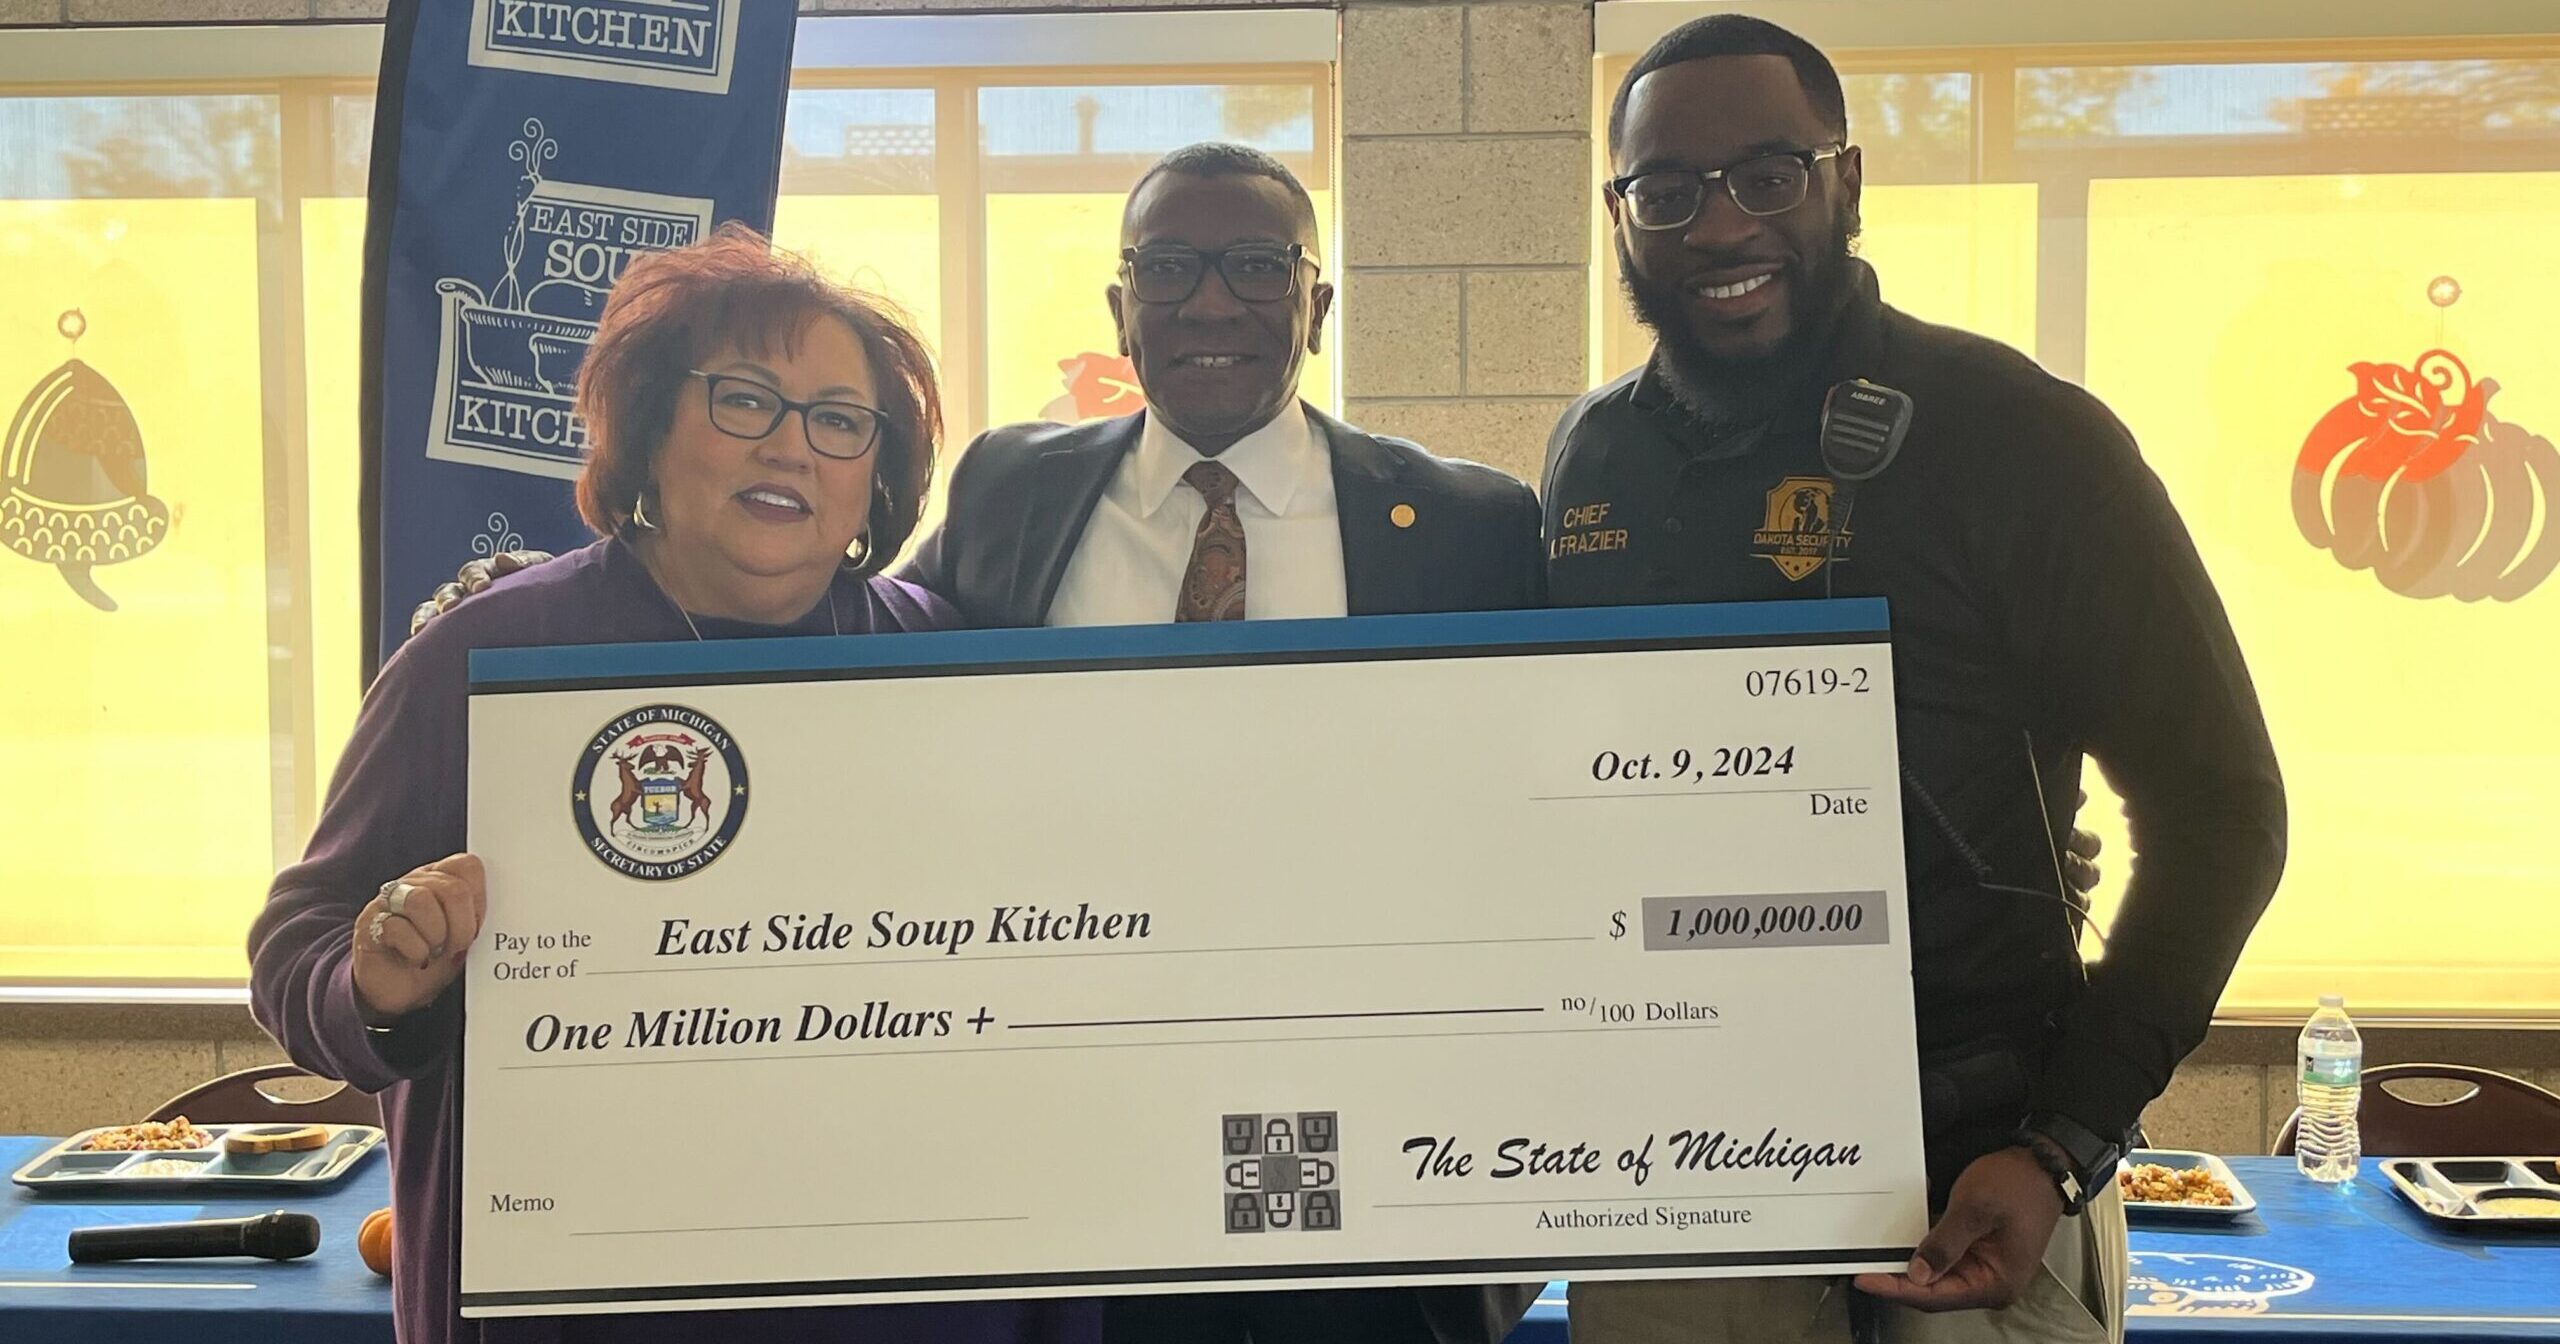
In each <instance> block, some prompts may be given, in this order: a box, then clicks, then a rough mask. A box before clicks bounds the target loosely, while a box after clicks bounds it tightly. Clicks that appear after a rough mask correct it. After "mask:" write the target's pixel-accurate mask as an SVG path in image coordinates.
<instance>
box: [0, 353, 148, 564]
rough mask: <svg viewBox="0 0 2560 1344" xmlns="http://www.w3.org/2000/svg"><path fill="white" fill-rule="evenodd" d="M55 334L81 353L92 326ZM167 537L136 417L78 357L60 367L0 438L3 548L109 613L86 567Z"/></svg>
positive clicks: (142, 551)
mask: <svg viewBox="0 0 2560 1344" xmlns="http://www.w3.org/2000/svg"><path fill="white" fill-rule="evenodd" d="M54 329H55V330H56V331H59V332H61V333H62V336H63V339H65V340H67V341H70V342H71V344H72V348H73V349H75V350H77V349H78V348H79V344H80V338H81V336H83V335H85V334H86V333H87V332H88V330H89V320H88V318H86V317H84V316H82V315H81V312H80V310H79V309H77V308H74V309H72V310H71V311H69V312H67V313H64V314H63V315H62V316H61V317H60V318H59V319H57V320H56V321H55V323H54ZM168 535H169V509H168V506H167V505H164V504H162V503H161V502H160V501H159V500H156V499H153V498H152V497H151V490H150V480H149V468H148V467H147V466H146V465H145V464H144V462H143V458H142V428H141V426H139V425H137V424H135V423H134V420H133V409H132V408H131V407H129V406H127V405H125V402H124V397H123V396H122V395H121V394H119V393H118V392H117V391H116V389H115V384H113V383H110V382H108V381H107V380H106V378H105V377H104V376H103V375H101V374H100V373H99V372H98V371H97V370H96V369H93V368H90V367H89V366H88V365H86V364H84V363H81V362H80V359H79V358H78V356H76V355H74V356H73V357H71V358H68V359H65V360H63V361H62V366H61V367H60V368H57V369H55V370H54V371H53V372H51V373H48V374H46V375H45V376H44V377H42V378H40V379H38V380H36V385H35V387H34V388H33V389H32V390H31V391H29V392H28V393H27V397H26V400H24V401H22V402H19V403H18V413H17V414H16V415H14V416H12V417H10V420H9V437H8V438H7V439H5V440H0V545H6V546H7V547H8V548H9V549H10V550H12V551H15V552H17V553H18V554H20V555H23V556H25V557H26V558H28V559H30V560H33V561H36V562H37V563H39V564H47V565H52V566H53V567H54V568H56V569H58V570H60V571H62V581H63V582H65V583H67V584H70V585H71V591H73V592H75V593H78V594H79V595H80V596H81V597H82V598H84V599H86V600H87V601H88V603H89V604H90V605H91V606H94V607H96V608H97V609H98V610H100V611H113V610H115V609H116V600H115V599H114V598H112V597H109V596H107V595H106V593H105V592H104V591H103V590H102V589H100V588H99V587H98V584H97V581H96V580H95V579H93V578H92V577H90V574H89V571H90V569H91V568H93V567H95V566H98V565H112V564H116V563H118V562H121V561H125V560H131V559H134V558H135V557H137V556H142V555H147V554H149V553H150V552H151V550H152V548H153V547H156V546H158V545H159V544H160V542H161V540H162V539H163V538H165V537H167V536H168Z"/></svg>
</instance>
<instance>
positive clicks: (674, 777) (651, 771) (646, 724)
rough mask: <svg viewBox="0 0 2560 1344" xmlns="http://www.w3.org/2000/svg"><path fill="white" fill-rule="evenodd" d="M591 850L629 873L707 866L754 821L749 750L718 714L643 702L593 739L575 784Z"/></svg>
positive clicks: (668, 873)
mask: <svg viewBox="0 0 2560 1344" xmlns="http://www.w3.org/2000/svg"><path fill="white" fill-rule="evenodd" d="M569 793H570V798H569V811H570V813H571V815H573V816H574V817H576V819H577V823H578V836H579V838H580V839H582V840H584V841H585V842H586V846H587V852H588V853H590V854H593V855H595V856H596V858H597V859H598V860H600V861H602V862H603V863H604V865H605V866H606V867H608V868H611V869H613V870H614V871H615V872H617V873H620V874H622V875H623V876H625V877H633V878H638V879H640V880H641V881H644V882H663V881H666V880H668V879H670V878H677V877H684V876H686V875H688V874H691V873H695V872H699V871H701V870H702V869H703V868H704V867H706V866H708V865H709V864H710V862H711V861H712V860H713V859H716V858H719V857H720V856H721V854H723V853H725V852H726V851H727V850H728V848H729V846H730V845H731V844H732V843H734V842H735V841H736V840H737V838H738V827H739V826H740V825H741V824H742V823H744V822H745V821H746V819H747V758H746V757H745V756H744V755H743V754H741V753H740V752H739V750H738V744H737V742H736V740H735V739H733V738H731V737H730V736H729V731H728V730H727V729H725V728H722V727H721V726H720V725H719V724H718V723H717V722H715V721H713V720H712V719H711V718H710V717H709V716H708V715H705V714H703V713H702V712H701V711H699V710H693V709H687V708H685V707H684V706H682V705H651V706H649V707H647V708H646V709H635V710H633V711H631V712H630V713H628V714H625V715H623V716H622V717H621V718H618V719H615V720H614V721H613V722H611V723H608V724H606V725H605V726H604V727H603V728H602V729H600V730H598V731H597V733H596V735H595V736H594V737H592V738H590V739H588V741H587V749H586V750H585V751H584V752H583V753H581V754H580V755H579V757H578V768H577V770H576V771H575V772H574V774H573V775H572V777H571V779H570V783H569Z"/></svg>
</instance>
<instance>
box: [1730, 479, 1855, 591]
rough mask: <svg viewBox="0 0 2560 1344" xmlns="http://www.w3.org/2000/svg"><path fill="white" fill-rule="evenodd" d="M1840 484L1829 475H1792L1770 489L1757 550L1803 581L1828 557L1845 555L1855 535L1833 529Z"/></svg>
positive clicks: (1757, 535) (1754, 538)
mask: <svg viewBox="0 0 2560 1344" xmlns="http://www.w3.org/2000/svg"><path fill="white" fill-rule="evenodd" d="M1834 488H1835V487H1834V486H1833V485H1832V483H1831V478H1830V477H1828V476H1789V477H1787V478H1786V479H1784V480H1782V481H1780V482H1778V483H1777V485H1776V486H1775V487H1773V488H1771V489H1770V491H1769V497H1768V500H1767V502H1766V507H1765V508H1764V509H1763V512H1762V517H1761V520H1760V530H1759V531H1757V532H1754V533H1752V534H1751V549H1752V552H1753V553H1754V554H1756V555H1758V556H1760V557H1761V558H1763V559H1765V560H1767V561H1768V562H1769V563H1770V564H1773V565H1776V566H1777V567H1778V572H1779V573H1781V574H1784V575H1786V576H1787V578H1788V579H1790V580H1800V579H1802V578H1804V577H1805V576H1806V575H1808V574H1811V573H1812V572H1814V571H1815V570H1817V569H1820V568H1822V566H1823V563H1824V562H1825V561H1828V560H1832V559H1838V558H1845V556H1846V553H1847V551H1848V549H1849V534H1848V533H1847V532H1840V531H1835V530H1834V529H1833V527H1832V518H1831V503H1832V499H1831V497H1832V491H1833V489H1834Z"/></svg>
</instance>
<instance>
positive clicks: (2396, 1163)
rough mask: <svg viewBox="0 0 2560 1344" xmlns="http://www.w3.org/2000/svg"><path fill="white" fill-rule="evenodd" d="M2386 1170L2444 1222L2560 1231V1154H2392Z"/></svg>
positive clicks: (2394, 1184) (2396, 1185) (2394, 1183)
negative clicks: (2456, 1155) (2493, 1155)
mask: <svg viewBox="0 0 2560 1344" xmlns="http://www.w3.org/2000/svg"><path fill="white" fill-rule="evenodd" d="M2382 1174H2383V1175H2384V1176H2385V1177H2387V1178H2389V1180H2390V1181H2391V1188H2392V1189H2394V1190H2397V1191H2399V1192H2400V1197H2401V1198H2402V1199H2405V1200H2407V1201H2409V1202H2410V1203H2411V1204H2412V1205H2415V1206H2416V1207H2417V1210H2418V1212H2420V1213H2423V1214H2425V1215H2426V1216H2427V1217H2428V1218H2429V1219H2430V1220H2432V1221H2434V1222H2435V1223H2436V1224H2437V1225H2439V1226H2443V1227H2460V1228H2468V1229H2473V1230H2479V1231H2498V1232H2505V1231H2511V1230H2514V1231H2522V1230H2528V1229H2529V1230H2533V1231H2548V1232H2560V1158H2554V1157H2392V1158H2385V1159H2383V1162H2382Z"/></svg>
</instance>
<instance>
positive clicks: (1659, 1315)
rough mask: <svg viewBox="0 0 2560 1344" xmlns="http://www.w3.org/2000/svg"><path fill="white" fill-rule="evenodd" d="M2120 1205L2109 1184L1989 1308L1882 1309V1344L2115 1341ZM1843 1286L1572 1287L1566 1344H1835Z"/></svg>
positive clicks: (1843, 1332)
mask: <svg viewBox="0 0 2560 1344" xmlns="http://www.w3.org/2000/svg"><path fill="white" fill-rule="evenodd" d="M2125 1273H2126V1262H2125V1233H2124V1201H2123V1199H2122V1198H2120V1197H2119V1196H2118V1195H2117V1193H2116V1189H2115V1182H2113V1181H2109V1182H2107V1189H2106V1191H2105V1192H2104V1193H2102V1194H2101V1195H2099V1197H2098V1198H2097V1199H2096V1200H2094V1201H2092V1202H2091V1203H2090V1205H2089V1208H2088V1210H2087V1212H2085V1213H2083V1214H2081V1215H2080V1216H2079V1217H2077V1218H2065V1219H2063V1220H2062V1222H2061V1223H2060V1224H2059V1225H2058V1226H2056V1227H2055V1228H2054V1230H2053V1240H2052V1242H2051V1243H2049V1244H2048V1245H2046V1247H2045V1252H2044V1268H2043V1270H2042V1272H2040V1273H2038V1274H2037V1275H2036V1278H2035V1281H2034V1282H2033V1283H2031V1284H2029V1285H2028V1286H2027V1289H2026V1291H2025V1292H2023V1293H2021V1294H2019V1297H2018V1300H2017V1301H2016V1302H2015V1303H2012V1304H2011V1305H2009V1306H2007V1307H2005V1308H2002V1309H2001V1310H1999V1311H1952V1312H1925V1311H1913V1310H1911V1309H1910V1308H1908V1307H1897V1306H1892V1305H1889V1304H1883V1305H1881V1311H1880V1313H1879V1314H1880V1315H1881V1316H1882V1318H1883V1320H1882V1323H1883V1327H1884V1328H1883V1336H1884V1339H1885V1342H1886V1344H2123V1340H2124V1282H2125ZM1848 1302H1849V1292H1848V1284H1847V1282H1846V1281H1845V1280H1842V1279H1680V1280H1668V1281H1661V1282H1650V1283H1577V1284H1575V1285H1573V1288H1572V1295H1571V1297H1570V1299H1569V1307H1568V1310H1569V1312H1570V1314H1571V1317H1572V1321H1573V1344H1799V1341H1802V1342H1803V1344H1843V1342H1844V1341H1846V1340H1847V1339H1848V1338H1849V1306H1848Z"/></svg>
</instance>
